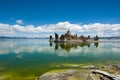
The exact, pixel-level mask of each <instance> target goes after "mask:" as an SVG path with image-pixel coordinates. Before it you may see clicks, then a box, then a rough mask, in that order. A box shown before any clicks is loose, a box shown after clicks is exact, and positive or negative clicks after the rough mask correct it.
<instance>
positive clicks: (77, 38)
mask: <svg viewBox="0 0 120 80" xmlns="http://www.w3.org/2000/svg"><path fill="white" fill-rule="evenodd" d="M98 40H99V38H98V36H97V35H96V37H95V38H94V41H98ZM54 42H56V43H60V42H83V43H85V42H93V40H92V39H91V38H90V35H88V37H84V36H83V35H81V36H77V34H75V35H71V33H70V31H69V30H68V31H67V32H66V33H65V34H62V35H61V36H60V37H59V35H58V34H57V33H55V40H54Z"/></svg>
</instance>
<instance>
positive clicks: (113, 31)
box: [0, 21, 120, 37]
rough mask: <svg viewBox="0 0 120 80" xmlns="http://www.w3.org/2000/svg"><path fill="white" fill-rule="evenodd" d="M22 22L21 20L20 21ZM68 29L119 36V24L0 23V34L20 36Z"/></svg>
mask: <svg viewBox="0 0 120 80" xmlns="http://www.w3.org/2000/svg"><path fill="white" fill-rule="evenodd" d="M20 22H22V21H20ZM68 29H70V31H71V33H77V34H78V35H85V36H87V35H91V36H95V35H98V36H120V35H119V34H120V24H101V23H93V24H83V25H80V24H72V23H70V22H58V23H57V24H49V25H41V26H34V25H26V26H21V25H19V24H18V25H9V24H2V23H0V36H19V37H20V36H21V37H49V35H54V33H55V32H57V33H59V34H64V33H65V32H66V31H67V30H68Z"/></svg>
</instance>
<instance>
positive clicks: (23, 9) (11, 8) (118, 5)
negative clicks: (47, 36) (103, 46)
mask: <svg viewBox="0 0 120 80" xmlns="http://www.w3.org/2000/svg"><path fill="white" fill-rule="evenodd" d="M60 22H64V23H65V22H68V23H70V24H79V27H80V26H84V25H89V24H95V23H100V24H111V25H113V24H120V0H0V23H1V24H2V26H4V25H5V24H8V25H9V26H10V25H12V26H14V25H18V26H22V27H26V26H28V25H33V27H34V28H36V27H39V26H41V27H42V26H43V25H47V27H49V26H48V25H51V24H54V25H57V24H59V23H60ZM20 28H21V27H20ZM1 29H2V28H1ZM46 29H47V28H46ZM2 31H3V30H2ZM118 31H119V28H118ZM81 33H82V32H81ZM17 34H18V33H17ZM22 34H23V33H22ZM40 34H41V33H40ZM42 34H43V33H42ZM1 35H3V34H1ZM19 35H20V34H19ZM111 36H112V35H111ZM117 36H118V35H117Z"/></svg>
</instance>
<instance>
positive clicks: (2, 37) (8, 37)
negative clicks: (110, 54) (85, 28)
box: [0, 36, 120, 39]
mask: <svg viewBox="0 0 120 80" xmlns="http://www.w3.org/2000/svg"><path fill="white" fill-rule="evenodd" d="M93 38H94V37H92V39H93ZM0 39H49V37H44V38H41V37H10V36H0ZM99 39H120V37H99Z"/></svg>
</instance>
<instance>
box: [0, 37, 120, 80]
mask: <svg viewBox="0 0 120 80" xmlns="http://www.w3.org/2000/svg"><path fill="white" fill-rule="evenodd" d="M119 63H120V40H114V39H113V40H101V42H100V43H91V44H88V43H86V44H69V43H68V44H67V43H66V44H55V43H49V42H48V39H0V80H34V79H35V77H39V76H40V75H42V74H44V73H45V72H48V71H50V70H56V69H67V68H70V67H69V65H81V66H84V65H96V64H98V65H104V64H105V65H107V64H119Z"/></svg>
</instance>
